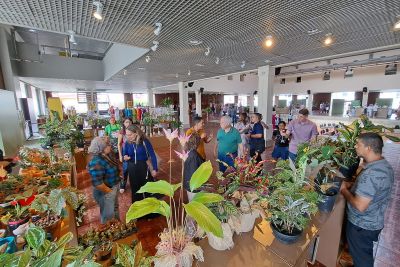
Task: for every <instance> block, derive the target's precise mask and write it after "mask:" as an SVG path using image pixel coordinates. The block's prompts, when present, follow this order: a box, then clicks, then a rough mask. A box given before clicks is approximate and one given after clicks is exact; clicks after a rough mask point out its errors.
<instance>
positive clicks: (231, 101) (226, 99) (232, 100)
mask: <svg viewBox="0 0 400 267" xmlns="http://www.w3.org/2000/svg"><path fill="white" fill-rule="evenodd" d="M234 103H235V95H224V104H234Z"/></svg>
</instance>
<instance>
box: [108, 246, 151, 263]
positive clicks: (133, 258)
mask: <svg viewBox="0 0 400 267" xmlns="http://www.w3.org/2000/svg"><path fill="white" fill-rule="evenodd" d="M151 262H152V257H147V253H146V252H145V251H143V248H142V244H141V243H140V242H138V243H136V244H135V246H134V247H133V249H132V248H130V247H129V246H128V245H125V244H119V243H117V258H116V261H115V263H116V264H117V266H123V267H126V266H129V267H150V266H151Z"/></svg>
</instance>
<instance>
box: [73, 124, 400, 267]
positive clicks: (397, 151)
mask: <svg viewBox="0 0 400 267" xmlns="http://www.w3.org/2000/svg"><path fill="white" fill-rule="evenodd" d="M216 122H217V121H216V120H213V121H212V122H209V123H208V124H207V125H206V132H208V133H211V132H212V133H214V136H215V135H216V132H217V129H218V127H219V125H218V123H216ZM213 148H214V140H213V141H212V142H211V143H209V144H206V155H207V158H208V159H210V160H211V162H212V163H213V166H214V170H217V165H216V164H215V158H214V156H213ZM155 150H156V152H157V153H158V155H159V156H160V158H161V159H162V161H161V167H160V173H159V176H158V177H157V178H158V179H165V180H168V172H169V164H168V162H167V161H168V158H169V151H168V149H162V150H161V149H157V147H156V148H155ZM384 154H385V156H386V158H387V159H388V161H389V162H390V163H391V164H392V166H393V168H394V170H395V174H396V176H395V185H394V189H393V193H392V195H393V198H392V200H391V202H390V204H389V206H388V209H387V212H386V215H385V228H384V230H383V231H382V234H381V237H380V240H379V244H378V249H377V254H376V263H375V266H376V267H386V266H399V265H400V264H399V262H400V227H399V224H400V181H399V179H400V145H398V144H393V143H387V144H385V148H384ZM265 155H266V157H267V158H270V155H271V148H267V150H266V153H265ZM173 157H174V160H175V161H174V162H173V163H172V177H173V179H172V181H173V183H177V182H179V180H180V175H181V162H180V160H179V159H177V157H176V156H175V155H173ZM270 167H271V166H266V168H267V169H268V168H270ZM78 187H79V188H80V189H82V190H84V191H85V192H86V193H87V196H88V198H89V201H88V203H87V207H88V212H87V215H86V216H85V217H84V222H83V225H82V226H81V227H79V228H78V233H79V234H83V233H85V232H86V231H87V230H88V229H89V228H90V227H97V226H98V225H99V223H100V222H99V210H98V207H97V204H96V203H95V201H94V200H93V198H92V192H91V190H92V189H91V183H90V179H89V176H88V174H87V172H86V171H83V172H82V173H80V174H78ZM130 204H131V197H130V190H129V189H128V190H127V191H126V192H125V193H124V194H120V195H119V205H120V216H121V219H122V220H124V218H125V214H126V211H127V210H128V208H129V206H130ZM137 224H138V228H139V232H138V237H139V239H140V241H141V242H142V244H143V247H144V249H145V250H147V251H148V252H149V253H150V254H152V255H153V254H155V252H156V251H155V246H156V244H157V243H158V241H159V239H158V233H160V232H161V230H162V229H163V228H164V227H165V219H164V217H158V218H155V219H152V220H139V221H138V223H137ZM342 257H343V258H349V256H348V253H346V252H344V253H343V256H342ZM315 266H321V265H318V264H316V265H315Z"/></svg>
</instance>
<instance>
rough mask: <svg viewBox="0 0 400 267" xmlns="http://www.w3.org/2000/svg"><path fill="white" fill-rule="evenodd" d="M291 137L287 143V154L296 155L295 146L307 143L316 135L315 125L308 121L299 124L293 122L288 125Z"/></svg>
mask: <svg viewBox="0 0 400 267" xmlns="http://www.w3.org/2000/svg"><path fill="white" fill-rule="evenodd" d="M288 131H290V132H291V134H292V136H291V139H290V143H289V152H291V153H293V154H297V145H298V144H301V143H305V142H309V141H310V140H311V137H313V136H315V135H318V130H317V125H316V124H315V123H313V122H312V121H310V120H307V121H305V122H300V121H299V120H293V121H291V122H290V123H289V125H288Z"/></svg>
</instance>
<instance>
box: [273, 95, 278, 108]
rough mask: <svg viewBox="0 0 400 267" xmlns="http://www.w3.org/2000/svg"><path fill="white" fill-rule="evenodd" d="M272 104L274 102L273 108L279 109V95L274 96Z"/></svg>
mask: <svg viewBox="0 0 400 267" xmlns="http://www.w3.org/2000/svg"><path fill="white" fill-rule="evenodd" d="M274 102H275V106H277V107H279V95H276V96H275V100H274Z"/></svg>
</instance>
